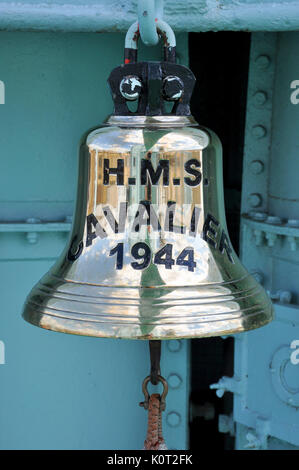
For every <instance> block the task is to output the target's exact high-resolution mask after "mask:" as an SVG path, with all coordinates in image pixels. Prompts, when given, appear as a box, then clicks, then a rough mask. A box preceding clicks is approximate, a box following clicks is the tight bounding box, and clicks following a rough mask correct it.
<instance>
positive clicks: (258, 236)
mask: <svg viewBox="0 0 299 470" xmlns="http://www.w3.org/2000/svg"><path fill="white" fill-rule="evenodd" d="M253 235H254V241H255V245H256V246H261V245H262V244H263V232H262V231H261V230H258V229H255V230H254V231H253Z"/></svg>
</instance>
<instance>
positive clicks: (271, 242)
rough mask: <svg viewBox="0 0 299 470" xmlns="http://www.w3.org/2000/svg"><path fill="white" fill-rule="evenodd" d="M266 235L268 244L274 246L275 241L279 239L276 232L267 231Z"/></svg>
mask: <svg viewBox="0 0 299 470" xmlns="http://www.w3.org/2000/svg"><path fill="white" fill-rule="evenodd" d="M265 237H266V240H267V245H268V246H269V247H270V248H272V247H273V246H274V245H275V242H276V240H277V235H276V233H265Z"/></svg>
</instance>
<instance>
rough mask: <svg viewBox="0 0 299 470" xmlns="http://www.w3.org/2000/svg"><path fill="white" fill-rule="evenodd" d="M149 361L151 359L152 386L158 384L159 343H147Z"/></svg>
mask: <svg viewBox="0 0 299 470" xmlns="http://www.w3.org/2000/svg"><path fill="white" fill-rule="evenodd" d="M149 350H150V359H151V372H150V381H151V383H152V384H153V385H157V384H158V383H159V381H160V380H159V376H161V369H160V360H161V341H159V340H150V341H149Z"/></svg>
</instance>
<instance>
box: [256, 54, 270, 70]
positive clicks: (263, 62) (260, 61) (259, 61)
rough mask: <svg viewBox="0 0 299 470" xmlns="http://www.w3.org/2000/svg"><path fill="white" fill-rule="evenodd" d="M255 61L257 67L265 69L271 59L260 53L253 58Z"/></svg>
mask: <svg viewBox="0 0 299 470" xmlns="http://www.w3.org/2000/svg"><path fill="white" fill-rule="evenodd" d="M255 63H256V65H257V66H258V68H259V69H267V68H268V67H269V65H270V64H271V59H270V57H269V56H267V55H262V54H261V55H259V56H258V57H257V58H256V59H255Z"/></svg>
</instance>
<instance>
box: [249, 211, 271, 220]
mask: <svg viewBox="0 0 299 470" xmlns="http://www.w3.org/2000/svg"><path fill="white" fill-rule="evenodd" d="M250 217H251V218H252V219H254V220H258V221H259V222H263V221H264V220H266V218H267V217H268V214H267V212H257V211H250Z"/></svg>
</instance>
